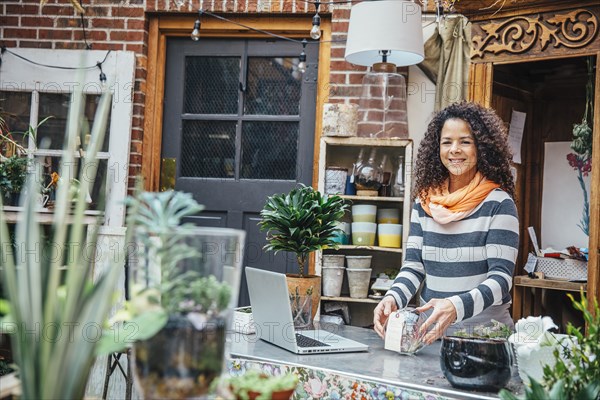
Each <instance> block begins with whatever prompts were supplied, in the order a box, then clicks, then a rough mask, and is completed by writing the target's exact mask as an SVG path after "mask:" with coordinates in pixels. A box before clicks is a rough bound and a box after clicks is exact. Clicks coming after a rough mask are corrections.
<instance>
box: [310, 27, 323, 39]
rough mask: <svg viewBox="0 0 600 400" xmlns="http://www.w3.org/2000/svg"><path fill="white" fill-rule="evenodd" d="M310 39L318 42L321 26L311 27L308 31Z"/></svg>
mask: <svg viewBox="0 0 600 400" xmlns="http://www.w3.org/2000/svg"><path fill="white" fill-rule="evenodd" d="M310 37H311V39H314V40H319V38H321V26H319V25H313V26H312V29H311V30H310Z"/></svg>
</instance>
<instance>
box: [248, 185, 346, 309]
mask: <svg viewBox="0 0 600 400" xmlns="http://www.w3.org/2000/svg"><path fill="white" fill-rule="evenodd" d="M347 209H348V205H347V204H346V203H345V202H344V199H342V198H341V197H340V196H335V195H334V196H327V195H325V196H324V195H322V194H321V193H320V192H319V191H318V190H315V189H313V188H312V187H309V186H304V185H301V186H300V187H297V188H294V189H292V190H291V191H290V192H289V193H287V194H275V195H273V196H270V197H269V198H268V199H267V202H266V204H265V206H264V208H263V210H262V211H261V213H260V216H261V217H262V219H261V221H260V222H259V226H260V229H261V230H262V231H267V241H268V243H267V244H266V245H265V246H264V249H265V250H268V251H274V252H275V253H277V252H280V251H288V252H291V253H294V254H295V256H296V260H297V262H298V274H287V281H288V288H289V292H290V294H291V295H292V296H296V295H299V296H305V295H310V298H311V300H312V316H313V317H314V315H315V314H316V311H317V309H318V306H319V301H320V298H321V277H320V276H316V275H307V274H306V271H305V268H306V266H307V265H306V262H307V260H308V257H309V255H310V253H312V252H314V251H316V250H321V249H324V248H327V247H333V248H337V246H338V243H336V241H335V238H336V235H338V234H339V233H340V230H339V229H338V228H337V224H336V223H337V222H338V221H339V220H340V219H341V218H342V217H343V216H344V213H345V212H346V210H347ZM292 300H293V301H294V300H296V299H295V298H293V299H292Z"/></svg>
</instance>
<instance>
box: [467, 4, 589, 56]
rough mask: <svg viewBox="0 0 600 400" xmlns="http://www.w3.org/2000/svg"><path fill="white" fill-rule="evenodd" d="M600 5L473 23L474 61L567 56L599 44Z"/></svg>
mask: <svg viewBox="0 0 600 400" xmlns="http://www.w3.org/2000/svg"><path fill="white" fill-rule="evenodd" d="M599 15H600V9H598V8H585V9H584V8H579V9H574V10H567V11H560V12H553V13H541V14H532V15H520V16H514V17H511V18H507V19H502V20H492V21H486V22H479V23H475V24H473V30H472V51H471V59H472V61H473V62H491V61H503V60H513V61H514V58H515V56H517V57H519V58H520V59H526V58H535V57H536V56H540V55H542V54H543V56H544V57H549V56H566V55H576V54H583V53H586V52H587V53H589V52H590V51H595V50H597V49H598V48H600V39H599V35H598V30H599V26H598V25H599V22H598V21H599V19H600V18H599Z"/></svg>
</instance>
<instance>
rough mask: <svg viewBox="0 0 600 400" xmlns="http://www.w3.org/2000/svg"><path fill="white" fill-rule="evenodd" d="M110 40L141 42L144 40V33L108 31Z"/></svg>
mask: <svg viewBox="0 0 600 400" xmlns="http://www.w3.org/2000/svg"><path fill="white" fill-rule="evenodd" d="M110 40H116V41H123V42H141V41H143V40H144V33H143V32H140V31H110Z"/></svg>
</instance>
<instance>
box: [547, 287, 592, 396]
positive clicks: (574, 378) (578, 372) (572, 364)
mask: <svg viewBox="0 0 600 400" xmlns="http://www.w3.org/2000/svg"><path fill="white" fill-rule="evenodd" d="M568 296H569V298H570V299H571V301H572V302H573V307H575V309H576V310H579V311H581V313H582V314H583V318H584V320H585V323H586V325H587V334H584V333H583V332H582V331H581V329H580V328H576V327H575V326H573V324H571V323H569V324H568V325H567V334H569V335H572V336H574V337H576V338H577V342H578V345H577V346H573V348H572V349H571V352H570V355H569V356H568V357H566V358H564V357H561V355H560V354H559V351H558V350H555V351H554V357H555V359H556V365H555V366H554V367H553V368H549V367H548V366H546V367H544V383H545V384H546V386H548V387H549V386H553V385H555V384H556V383H558V382H562V385H563V386H564V388H565V390H566V392H567V393H569V394H573V395H577V394H578V393H581V392H585V391H586V390H589V388H588V386H587V384H589V383H593V382H595V383H597V384H598V385H597V386H598V387H597V389H598V391H597V394H600V307H599V306H598V299H593V307H594V310H595V311H594V314H595V315H594V314H592V313H591V312H590V311H589V309H588V300H587V299H586V297H585V294H584V293H583V292H582V293H581V300H580V301H575V299H574V298H573V296H572V295H571V294H568Z"/></svg>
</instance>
